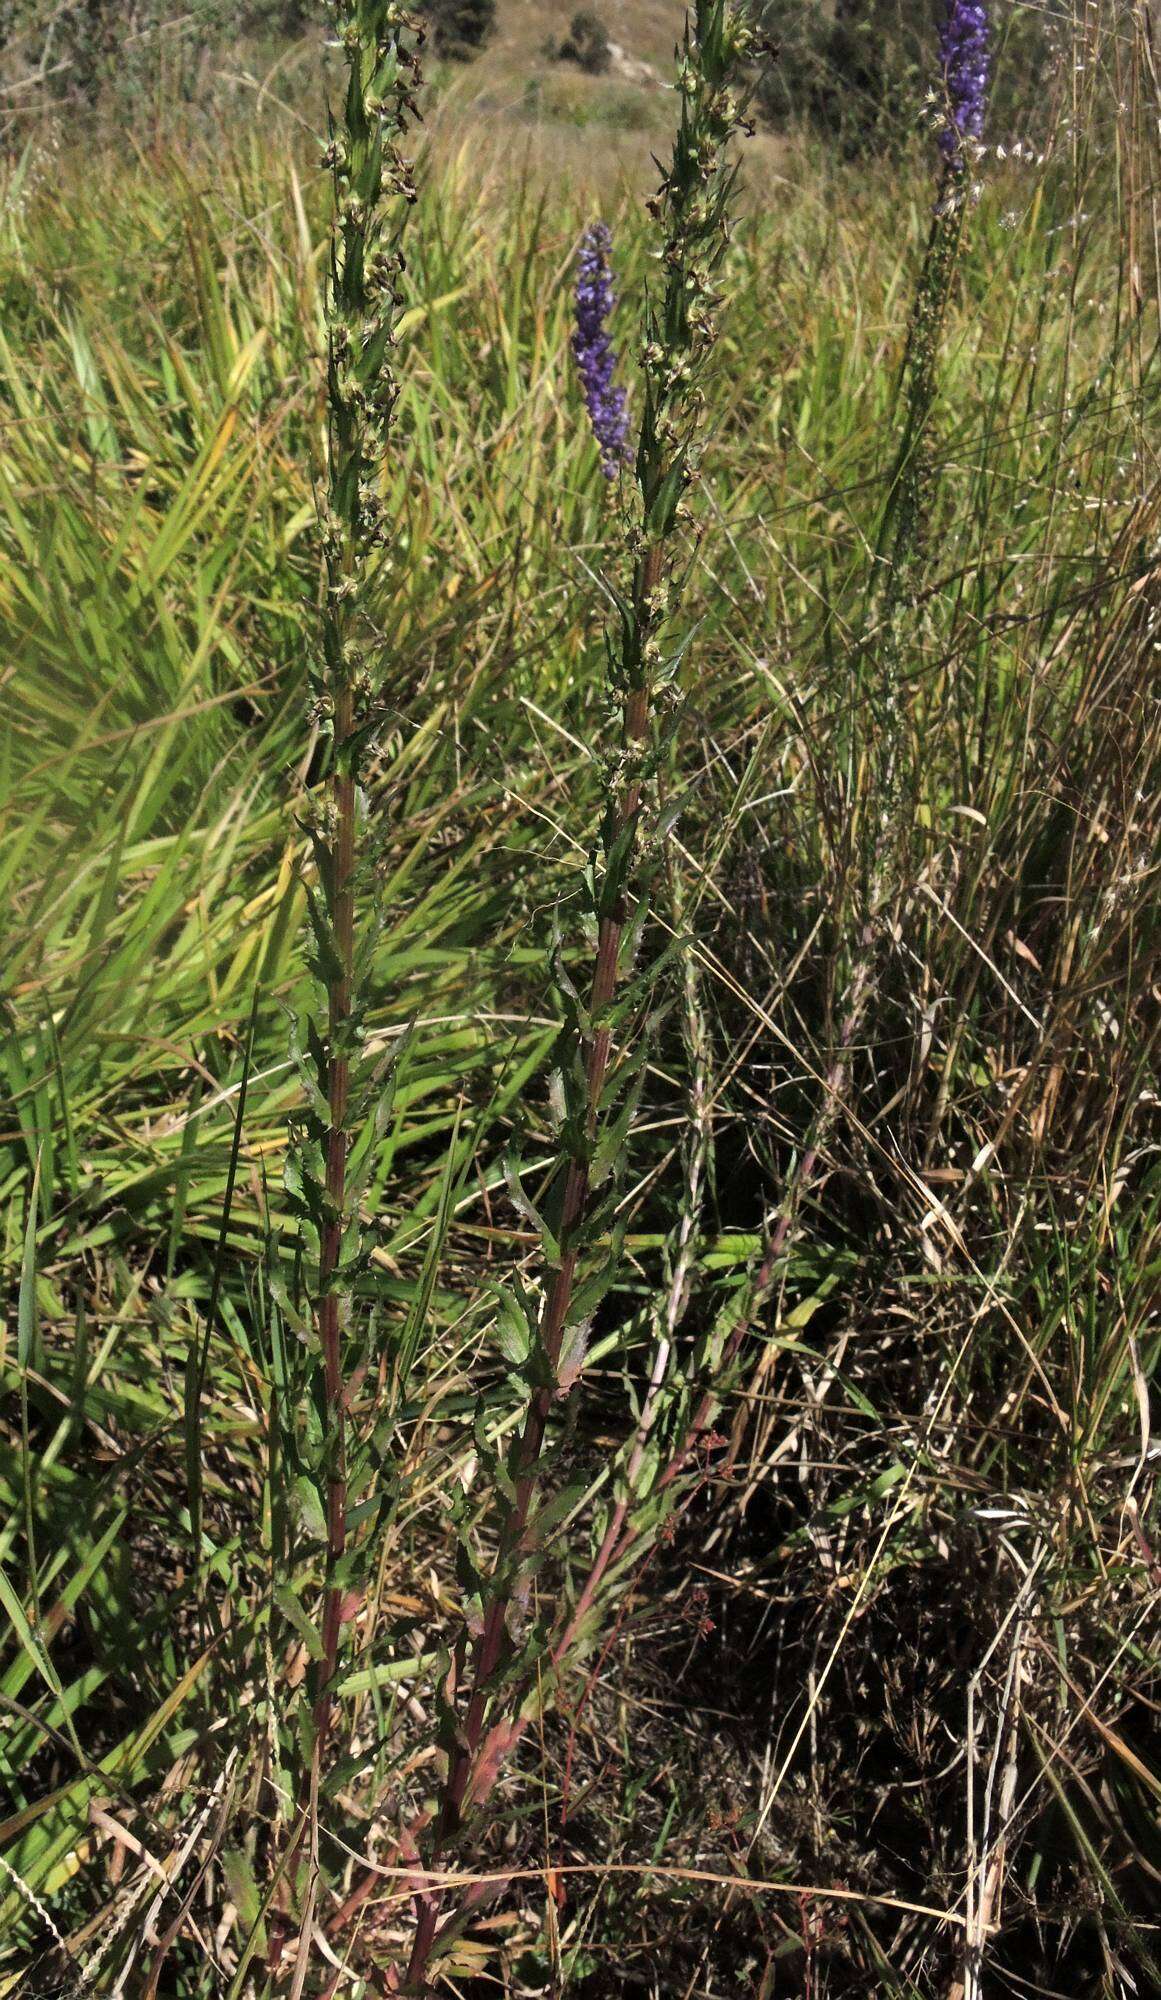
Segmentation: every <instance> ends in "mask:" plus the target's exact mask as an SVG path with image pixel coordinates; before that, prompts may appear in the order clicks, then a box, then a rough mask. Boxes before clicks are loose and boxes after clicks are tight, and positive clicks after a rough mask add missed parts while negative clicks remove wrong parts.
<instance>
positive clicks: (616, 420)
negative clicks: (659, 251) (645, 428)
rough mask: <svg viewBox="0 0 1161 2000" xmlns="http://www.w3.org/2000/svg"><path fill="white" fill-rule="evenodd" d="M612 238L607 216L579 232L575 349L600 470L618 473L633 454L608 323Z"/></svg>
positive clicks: (613, 301)
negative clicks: (606, 219)
mask: <svg viewBox="0 0 1161 2000" xmlns="http://www.w3.org/2000/svg"><path fill="white" fill-rule="evenodd" d="M610 248H611V239H610V236H609V231H608V227H607V225H606V224H605V223H603V222H594V223H591V224H590V226H589V227H588V229H586V230H585V233H584V235H583V236H582V238H581V246H580V254H579V256H578V258H577V283H576V327H575V330H574V332H573V336H572V351H573V355H574V357H575V359H576V365H577V369H578V371H579V374H580V378H581V384H582V387H583V389H584V398H585V406H586V408H587V409H588V413H589V422H590V423H591V424H592V427H593V436H594V437H595V438H596V440H597V443H598V445H599V446H600V452H601V470H602V472H603V473H604V475H605V478H606V479H615V478H616V476H617V469H618V467H619V466H620V465H621V464H622V463H624V462H626V461H628V460H630V459H631V458H632V456H633V454H632V450H631V448H630V445H629V412H628V407H627V402H626V397H625V391H624V390H623V389H622V388H620V387H618V385H617V383H615V382H614V380H613V371H614V369H615V367H616V355H615V353H614V351H613V343H612V341H611V340H610V338H609V334H608V331H607V326H606V323H607V321H608V318H609V315H610V313H611V312H612V310H613V307H614V305H615V304H616V296H615V294H614V291H613V281H612V277H611V275H610V272H609V251H610Z"/></svg>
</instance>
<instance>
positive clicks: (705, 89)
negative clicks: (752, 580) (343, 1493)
mask: <svg viewBox="0 0 1161 2000" xmlns="http://www.w3.org/2000/svg"><path fill="white" fill-rule="evenodd" d="M693 12H694V21H693V23H692V24H691V23H688V22H687V26H686V33H685V39H684V44H683V48H682V51H681V55H680V62H679V73H678V85H679V90H680V93H681V120H680V126H679V129H678V133H677V136H676V140H675V144H674V151H673V159H672V164H671V166H670V169H669V171H668V173H667V175H666V176H665V179H664V181H663V182H662V186H661V189H660V191H659V193H658V195H657V197H656V199H655V201H654V202H653V203H652V204H651V209H652V212H653V214H654V215H655V217H656V218H657V219H658V221H659V222H660V223H661V226H662V230H663V238H664V247H663V251H662V259H661V263H662V270H663V273H664V288H663V292H662V295H661V298H660V299H659V300H656V301H654V300H650V301H649V302H648V303H647V305H646V309H645V342H644V347H643V352H642V374H643V389H644V400H643V415H642V423H641V434H640V442H639V447H638V452H637V461H636V484H637V494H638V510H639V511H638V515H637V520H636V523H635V526H634V529H633V542H632V547H633V572H632V583H631V588H630V591H629V593H628V594H627V596H625V597H623V598H620V599H619V600H618V603H619V610H620V635H619V643H618V644H617V645H616V646H615V647H614V646H610V674H611V680H612V687H613V691H614V693H615V696H616V697H617V699H618V700H619V704H620V710H621V727H620V742H619V746H618V749H617V752H616V754H615V755H614V756H613V757H612V758H610V759H609V761H608V766H607V774H606V791H607V797H608V801H609V803H608V806H607V809H606V814H605V822H604V827H603V830H602V836H601V840H600V843H599V847H598V850H597V852H596V853H595V854H594V857H593V871H592V879H593V881H594V883H595V884H596V890H595V898H594V906H593V914H594V915H595V917H596V921H597V938H596V954H595V959H594V963H593V973H592V979H591V985H590V990H589V995H588V1002H587V1007H582V1006H581V1005H580V1004H579V1003H576V1002H575V1001H574V1000H569V999H568V997H567V996H566V1014H567V1021H566V1027H565V1030H564V1034H563V1036H562V1044H561V1048H560V1051H559V1073H560V1075H561V1078H562V1080H563V1085H564V1094H565V1115H564V1119H563V1122H562V1127H561V1137H560V1150H559V1155H558V1160H557V1170H556V1176H555V1181H554V1190H558V1191H559V1196H558V1200H559V1205H558V1206H557V1200H556V1196H555V1194H554V1200H553V1203H552V1207H553V1211H554V1213H555V1215H556V1216H557V1217H558V1220H556V1221H555V1222H554V1224H553V1225H552V1226H551V1227H548V1226H545V1227H544V1229H543V1232H542V1245H543V1253H544V1257H545V1266H546V1268H545V1284H544V1297H543V1305H542V1307H541V1310H540V1313H539V1316H538V1317H533V1316H532V1315H528V1317H527V1324H526V1336H527V1347H528V1353H527V1362H526V1379H527V1380H528V1382H529V1387H530V1394H529V1400H528V1403H527V1407H526V1410H525V1416H524V1423H523V1427H522V1430H521V1434H520V1437H519V1439H518V1442H517V1444H516V1445H515V1447H514V1448H513V1451H512V1452H511V1454H510V1457H509V1460H508V1463H507V1466H506V1467H504V1468H502V1477H501V1478H500V1479H499V1480H498V1482H497V1483H498V1484H499V1485H500V1487H501V1490H503V1491H505V1492H506V1495H507V1500H506V1507H505V1513H504V1518H503V1520H502V1523H501V1527H500V1534H499V1545H498V1549H497V1553H496V1556H495V1559H494V1562H493V1564H492V1567H491V1572H490V1575H489V1577H488V1578H487V1579H486V1581H485V1583H484V1586H483V1591H482V1597H483V1607H482V1620H481V1623H480V1626H479V1629H478V1637H477V1639H476V1644H475V1648H474V1655H473V1659H472V1664H471V1669H470V1677H469V1685H468V1693H467V1702H466V1708H465V1709H464V1711H463V1714H462V1716H460V1715H457V1714H456V1713H455V1712H454V1710H453V1713H452V1714H451V1716H450V1717H449V1728H448V1731H447V1734H448V1738H449V1754H448V1765H447V1774H446V1779H445V1782H444V1786H443V1790H442V1795H441V1797H440V1801H439V1805H438V1810H437V1813H436V1816H435V1822H434V1826H433V1828H432V1831H431V1834H430V1837H429V1838H428V1840H427V1841H426V1843H425V1845H426V1850H427V1853H426V1855H425V1857H424V1858H425V1859H430V1860H434V1859H435V1858H436V1857H437V1856H438V1854H439V1853H440V1851H441V1849H442V1848H443V1847H444V1846H445V1845H446V1844H447V1843H448V1842H449V1841H450V1840H451V1839H452V1838H454V1836H455V1835H456V1834H457V1833H458V1831H459V1829H460V1827H461V1824H462V1822H463V1819H464V1816H465V1813H466V1810H467V1809H468V1807H469V1806H470V1805H472V1804H479V1803H481V1802H482V1801H483V1799H484V1798H485V1797H486V1796H487V1794H488V1792H489V1791H490V1789H491V1786H492V1784H493V1783H494V1781H495V1777H496V1774H497V1770H498V1768H499V1764H500V1761H501V1759H502V1757H503V1754H504V1751H505V1748H506V1746H507V1745H508V1744H509V1743H511V1742H512V1741H514V1740H515V1738H516V1736H518V1734H519V1733H520V1721H519V1717H518V1714H517V1713H516V1708H517V1707H518V1703H519V1692H518V1689H519V1685H520V1682H519V1676H517V1677H516V1688H517V1691H516V1692H515V1693H514V1692H513V1690H512V1689H510V1690H509V1700H508V1702H507V1704H505V1703H504V1701H503V1699H502V1696H503V1692H504V1690H503V1669H504V1667H505V1665H506V1662H507V1659H508V1656H509V1654H510V1651H511V1646H510V1641H509V1637H508V1621H509V1614H510V1611H511V1608H512V1605H513V1601H514V1599H515V1597H516V1594H517V1592H518V1590H519V1588H520V1584H521V1565H522V1559H524V1558H526V1557H527V1555H528V1554H529V1553H530V1551H529V1549H528V1546H527V1544H528V1542H529V1539H530V1538H531V1539H533V1540H534V1539H535V1524H534V1505H535V1502H536V1500H537V1496H538V1494H539V1491H540V1488H541V1486H542V1484H543V1480H544V1475H545V1472H546V1469H547V1459H548V1448H547V1433H548V1423H549V1416H550V1414H551V1411H552V1408H553V1405H554V1403H555V1402H556V1401H557V1400H558V1399H559V1398H561V1397H563V1396H565V1395H567V1394H568V1392H569V1390H570V1388H571V1385H572V1382H573V1380H574V1379H575V1374H576V1373H577V1372H579V1365H580V1363H579V1358H578V1355H579V1354H582V1353H583V1338H584V1323H585V1320H586V1318H587V1316H588V1314H589V1313H590V1312H591V1310H592V1304H591V1300H592V1295H593V1286H592V1285H591V1284H590V1283H589V1282H588V1278H589V1275H590V1274H589V1273H588V1271H587V1269H586V1266H587V1264H588V1262H589V1260H590V1259H591V1258H592V1257H593V1254H594V1253H595V1252H596V1249H597V1241H596V1239H597V1237H598V1236H599V1235H600V1233H601V1231H602V1229H603V1227H604V1223H605V1220H606V1214H607V1210H608V1208H609V1206H610V1203H609V1201H608V1200H607V1199H606V1198H605V1197H604V1196H603V1195H602V1193H601V1189H602V1188H603V1186H604V1185H605V1183H606V1182H609V1181H612V1180H613V1179H614V1178H615V1175H616V1171H617V1168H618V1166H619V1164H620V1160H621V1158H622V1157H623V1154H624V1151H625V1146H626V1142H627V1128H628V1123H629V1115H630V1112H629V1110H628V1109H627V1108H626V1105H625V1103H624V1093H623V1091H621V1090H619V1089H618V1080H619V1068H620V1066H621V1065H622V1059H625V1066H627V1064H628V1062H629V1061H631V1053H630V1052H629V1051H628V1050H627V1049H626V1048H625V1045H624V1041H623V1039H622V1037H623V1036H631V1034H632V1030H633V1022H632V1019H631V1014H630V1010H631V1008H632V1006H633V1002H632V1001H629V1002H626V1001H625V1000H624V999H622V998H620V997H619V994H620V989H621V975H622V973H623V971H624V968H625V964H626V958H627V950H629V949H631V948H632V945H633V944H634V943H635V940H636V938H637V936H638V935H639V930H640V923H641V920H642V918H643V914H644V905H645V901H646V897H647V889H648V883H647V877H646V872H645V870H644V868H643V866H642V853H643V848H644V844H645V843H644V842H643V839H642V819H643V814H644V810H645V807H646V805H647V804H648V803H650V802H651V800H652V786H651V784H650V782H649V781H650V779H651V777H652V759H651V738H652V735H653V724H654V720H655V717H656V714H657V710H658V705H659V701H660V699H661V697H662V696H663V694H664V692H665V691H666V690H667V689H668V688H669V687H670V685H671V683H672V681H673V679H674V676H675V675H676V672H677V669H678V666H679V664H680V661H681V657H682V653H683V651H684V647H683V646H682V645H681V644H676V645H671V646H669V647H666V645H665V644H664V632H665V624H666V617H667V614H668V612H669V610H670V605H669V602H668V596H669V575H670V569H671V565H672V561H673V557H674V553H675V542H676V534H677V529H678V525H679V519H680V515H681V503H682V497H683V494H684V493H685V490H686V488H687V487H688V486H689V484H690V482H691V481H692V479H693V478H694V476H695V473H696V468H697V446H698V418H699V415H700V410H701V403H702V399H701V395H700V392H699V389H698V387H697V374H698V371H699V369H700V367H701V365H702V363H703V362H704V360H705V357H706V355H707V354H708V352H709V350H710V348H711V347H712V345H713V341H714V334H715V326H714V308H715V305H716V297H715V293H714V289H713V285H712V282H711V281H712V277H713V273H714V271H715V269H716V267H717V265H718V264H719V262H720V259H721V257H722V254H723V252H724V249H725V246H726V243H727V241H728V233H729V221H730V193H731V189H732V186H733V181H734V169H733V168H732V167H731V165H730V163H729V160H728V157H727V147H728V143H729V140H730V138H731V137H732V135H733V134H734V133H736V132H737V131H738V130H739V129H740V127H741V124H742V119H741V116H740V112H739V108H738V105H737V102H736V101H735V99H734V97H733V95H732V93H731V90H730V79H731V75H732V74H733V72H734V70H735V68H736V65H737V63H738V61H739V59H740V58H741V57H742V56H743V55H744V54H745V53H746V52H747V50H748V49H749V48H750V46H751V45H752V35H751V31H750V29H749V28H748V27H747V26H746V25H745V23H744V22H743V20H742V19H741V17H740V15H739V14H738V13H736V12H735V11H734V9H733V7H732V6H731V5H730V4H729V0H696V6H695V8H694V10H693ZM606 469H608V457H607V458H606ZM614 469H615V468H614ZM578 1279H579V1280H580V1282H578ZM597 1282H598V1284H599V1282H600V1279H599V1274H598V1277H597ZM566 1342H567V1345H568V1352H567V1354H566ZM497 1707H498V1708H499V1711H500V1713H499V1716H498V1718H496V1719H492V1712H493V1710H494V1709H495V1708H497ZM490 1720H491V1726H490V1727H489V1722H490ZM417 1858H418V1855H417ZM415 1906H416V1931H415V1939H414V1944H413V1948H412V1952H411V1957H410V1961H409V1964H408V1967H407V1973H406V1990H407V1991H408V1992H411V1993H419V1994H422V1993H424V1992H426V1991H427V1990H428V1968H429V1964H430V1960H431V1957H432V1954H433V1950H434V1949H435V1948H436V1946H437V1943H438V1937H439V1924H440V1914H441V1907H442V1899H441V1896H440V1895H439V1893H438V1892H436V1891H435V1890H432V1889H428V1888H426V1887H421V1888H420V1889H419V1890H418V1891H417V1894H416V1898H415Z"/></svg>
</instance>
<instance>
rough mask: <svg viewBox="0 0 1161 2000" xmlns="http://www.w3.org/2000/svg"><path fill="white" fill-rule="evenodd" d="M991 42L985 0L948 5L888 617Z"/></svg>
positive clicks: (920, 467) (917, 534) (897, 591)
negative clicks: (938, 155)
mask: <svg viewBox="0 0 1161 2000" xmlns="http://www.w3.org/2000/svg"><path fill="white" fill-rule="evenodd" d="M988 40H989V29H988V14H987V8H986V6H985V5H984V4H983V0H947V12H946V14H945V17H944V23H943V28H942V31H941V34H940V67H941V71H942V77H943V107H942V124H941V126H940V132H939V146H940V151H941V152H942V154H943V165H942V169H941V172H940V176H939V185H938V191H937V195H936V202H935V210H934V213H933V215H932V219H931V230H930V233H929V236H928V240H927V249H926V252H925V254H924V259H923V265H922V268H921V270H920V274H919V283H918V285H917V287H916V293H915V303H914V306H913V308H912V313H911V322H910V325H909V327H908V333H907V349H906V353H905V355H904V361H903V381H904V399H905V417H904V425H903V436H902V439H901V441H900V445H899V452H898V456H897V458H896V462H895V470H894V474H893V477H892V480H891V484H890V487H889V490H888V496H887V504H886V508H885V510H884V515H883V520H882V522H881V526H880V537H879V554H880V557H883V556H885V555H886V551H887V544H888V537H889V531H890V530H891V529H892V528H893V530H894V535H893V544H892V548H891V556H890V570H889V577H888V616H890V615H891V613H892V612H893V611H894V609H895V608H896V606H897V605H898V604H899V603H900V602H901V600H902V597H903V595H904V594H905V591H906V589H907V587H908V573H909V571H910V568H911V566H912V562H913V559H914V557H915V555H916V553H917V551H918V548H919V545H920V542H921V538H922V528H923V514H924V511H925V505H924V501H925V494H924V488H925V486H926V483H927V468H926V451H925V447H926V435H927V428H928V422H929V419H930V416H931V409H932V405H933V404H934V401H935V389H936V364H937V361H938V356H939V343H940V339H941V336H942V333H943V323H944V319H945V316H946V313H947V302H948V298H949V296H950V293H951V281H952V277H953V275H954V271H955V263H956V258H957V255H958V252H959V246H960V239H961V236H962V229H963V214H964V208H965V203H966V195H967V176H968V169H969V167H970V165H971V159H972V155H973V152H974V150H975V149H976V148H977V147H978V144H979V141H980V138H981V136H982V133H983V128H984V114H985V110H986V106H987V86H988V74H989V53H988Z"/></svg>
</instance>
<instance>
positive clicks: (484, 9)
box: [420, 0, 496, 62]
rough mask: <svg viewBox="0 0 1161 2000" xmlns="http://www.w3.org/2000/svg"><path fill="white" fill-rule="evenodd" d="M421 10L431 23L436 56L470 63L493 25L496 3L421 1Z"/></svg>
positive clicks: (488, 0)
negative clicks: (422, 2)
mask: <svg viewBox="0 0 1161 2000" xmlns="http://www.w3.org/2000/svg"><path fill="white" fill-rule="evenodd" d="M420 11H421V12H422V13H423V14H424V15H426V17H427V19H428V20H429V21H430V23H431V28H432V35H433V39H434V42H435V52H436V54H437V55H440V56H447V57H449V58H450V59H451V61H452V62H470V61H471V58H472V57H473V56H474V55H475V54H476V53H477V51H478V50H479V49H482V48H483V46H484V43H485V42H486V41H487V39H488V36H489V35H490V34H491V32H492V30H493V28H494V27H495V25H496V0H424V4H423V6H422V8H421V10H420Z"/></svg>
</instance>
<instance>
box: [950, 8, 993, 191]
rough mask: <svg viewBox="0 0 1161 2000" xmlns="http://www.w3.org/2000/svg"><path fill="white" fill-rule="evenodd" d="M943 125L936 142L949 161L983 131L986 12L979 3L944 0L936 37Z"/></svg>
mask: <svg viewBox="0 0 1161 2000" xmlns="http://www.w3.org/2000/svg"><path fill="white" fill-rule="evenodd" d="M939 52H940V57H941V59H942V62H943V80H944V89H945V92H946V99H947V123H946V125H945V126H944V128H943V131H942V132H941V133H940V136H939V143H940V145H941V146H942V148H943V150H944V152H945V153H946V154H947V155H948V157H949V158H950V157H951V156H952V155H953V154H958V153H959V152H960V150H961V148H962V145H963V141H964V140H965V139H979V138H980V137H981V136H982V134H983V129H984V107H985V104H986V101H987V91H988V66H989V59H988V10H987V8H986V6H984V5H983V4H982V0H947V14H946V16H945V18H944V23H943V28H942V31H941V33H940V38H939Z"/></svg>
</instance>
